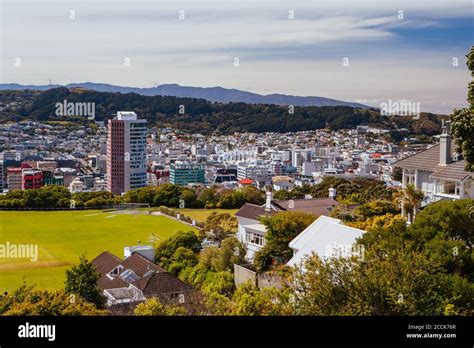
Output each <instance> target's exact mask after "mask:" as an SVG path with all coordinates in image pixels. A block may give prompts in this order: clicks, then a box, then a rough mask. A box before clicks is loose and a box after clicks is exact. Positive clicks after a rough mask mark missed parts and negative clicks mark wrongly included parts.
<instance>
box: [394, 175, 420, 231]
mask: <svg viewBox="0 0 474 348" xmlns="http://www.w3.org/2000/svg"><path fill="white" fill-rule="evenodd" d="M423 198H424V194H423V192H421V191H420V190H417V189H416V188H415V186H414V185H413V184H408V185H407V186H406V187H405V188H404V189H402V190H400V191H398V192H397V194H395V201H396V203H397V205H398V207H399V208H401V210H402V215H403V216H405V215H408V223H410V224H411V223H412V222H413V221H414V220H415V216H416V212H417V211H418V208H419V207H420V204H421V202H422V201H423Z"/></svg>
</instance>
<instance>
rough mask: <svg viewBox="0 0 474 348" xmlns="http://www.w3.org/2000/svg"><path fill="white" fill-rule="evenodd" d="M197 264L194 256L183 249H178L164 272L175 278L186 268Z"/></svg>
mask: <svg viewBox="0 0 474 348" xmlns="http://www.w3.org/2000/svg"><path fill="white" fill-rule="evenodd" d="M197 263H198V258H197V256H196V254H195V253H194V252H193V251H192V250H191V249H187V248H185V247H179V248H178V249H176V251H175V252H174V253H173V255H172V256H171V258H170V262H169V264H168V265H167V267H166V270H167V271H168V272H170V273H172V274H174V275H175V276H178V275H179V274H180V273H181V271H183V270H184V269H186V268H188V267H194V266H195V265H197Z"/></svg>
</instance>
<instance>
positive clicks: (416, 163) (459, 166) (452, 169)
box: [392, 144, 472, 180]
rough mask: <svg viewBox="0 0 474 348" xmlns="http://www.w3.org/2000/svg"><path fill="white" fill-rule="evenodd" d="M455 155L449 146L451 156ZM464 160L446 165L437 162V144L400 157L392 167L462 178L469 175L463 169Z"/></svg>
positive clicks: (447, 177) (436, 175) (433, 175)
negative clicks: (402, 157) (405, 156)
mask: <svg viewBox="0 0 474 348" xmlns="http://www.w3.org/2000/svg"><path fill="white" fill-rule="evenodd" d="M455 155H456V151H455V147H454V146H452V147H451V156H452V157H454V156H455ZM464 165H465V161H464V160H461V161H456V162H451V163H449V164H448V165H446V166H443V165H440V164H439V144H438V145H435V146H433V147H430V148H429V149H426V150H423V151H420V152H418V153H416V154H414V155H411V156H408V157H407V158H404V159H401V160H399V161H397V162H395V163H393V164H392V167H400V168H404V169H418V170H425V171H429V172H433V174H432V177H434V178H439V179H451V180H463V179H465V178H466V177H468V176H469V175H472V174H471V173H469V172H466V171H465V170H464Z"/></svg>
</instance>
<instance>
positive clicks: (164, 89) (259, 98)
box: [0, 82, 370, 109]
mask: <svg viewBox="0 0 474 348" xmlns="http://www.w3.org/2000/svg"><path fill="white" fill-rule="evenodd" d="M57 87H68V88H69V87H82V88H86V89H90V90H94V91H98V92H118V93H137V94H140V95H144V96H157V95H160V96H173V97H182V98H200V99H205V100H209V101H211V102H220V103H230V102H233V103H238V102H241V103H247V104H276V105H294V106H351V107H355V108H363V109H368V108H370V107H369V106H367V105H363V104H359V103H352V102H345V101H342V100H336V99H330V98H324V97H299V96H293V95H286V94H268V95H261V94H256V93H251V92H246V91H241V90H238V89H227V88H223V87H188V86H180V85H177V84H165V85H160V86H157V87H150V88H137V87H122V86H115V85H109V84H105V83H93V82H84V83H70V84H68V85H65V86H61V85H39V86H36V85H20V84H16V83H6V84H0V90H26V89H32V90H40V91H45V90H49V89H52V88H57Z"/></svg>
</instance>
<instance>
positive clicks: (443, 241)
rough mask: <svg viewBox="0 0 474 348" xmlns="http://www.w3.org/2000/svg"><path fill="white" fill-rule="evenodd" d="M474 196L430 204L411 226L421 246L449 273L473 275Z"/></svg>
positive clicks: (410, 230) (470, 276) (411, 231)
mask: <svg viewBox="0 0 474 348" xmlns="http://www.w3.org/2000/svg"><path fill="white" fill-rule="evenodd" d="M473 231H474V200H472V199H462V200H457V201H440V202H435V203H432V204H429V205H428V206H427V207H425V209H423V210H422V211H421V212H420V213H419V214H418V215H417V217H416V220H415V222H414V223H413V224H412V225H411V226H410V228H409V229H408V232H409V238H411V239H412V240H413V241H415V245H416V247H417V248H418V250H422V249H423V250H425V251H426V252H427V253H428V254H429V255H430V257H432V258H433V259H435V260H437V261H439V262H440V263H441V264H442V265H443V267H445V268H446V270H447V271H448V272H450V273H458V274H460V275H462V276H466V277H469V279H470V280H471V281H472V280H473V279H474V259H473V253H472V247H473V245H474V234H473Z"/></svg>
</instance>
